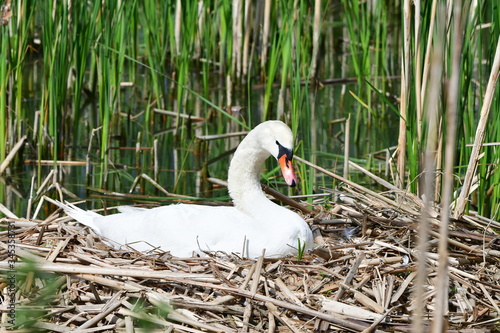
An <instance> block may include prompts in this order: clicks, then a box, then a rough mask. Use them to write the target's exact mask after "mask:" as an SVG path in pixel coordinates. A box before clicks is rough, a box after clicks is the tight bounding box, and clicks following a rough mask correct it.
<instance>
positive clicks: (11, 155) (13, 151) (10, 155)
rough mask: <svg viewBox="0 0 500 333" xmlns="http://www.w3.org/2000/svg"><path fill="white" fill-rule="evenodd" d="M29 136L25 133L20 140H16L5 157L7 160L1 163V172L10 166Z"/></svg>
mask: <svg viewBox="0 0 500 333" xmlns="http://www.w3.org/2000/svg"><path fill="white" fill-rule="evenodd" d="M26 139H27V136H26V135H24V136H23V137H22V138H21V139H19V141H17V142H16V144H15V145H14V147H12V149H11V151H10V152H9V153H8V154H7V156H6V157H5V160H4V161H3V162H2V164H0V174H2V173H3V172H4V171H5V169H7V167H8V166H9V164H10V162H11V161H12V160H13V159H14V156H16V154H17V152H18V151H19V149H21V147H22V146H23V145H24V142H25V141H26Z"/></svg>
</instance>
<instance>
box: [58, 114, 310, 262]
mask: <svg viewBox="0 0 500 333" xmlns="http://www.w3.org/2000/svg"><path fill="white" fill-rule="evenodd" d="M279 145H281V146H282V148H284V149H285V151H290V152H291V149H292V147H293V136H292V132H291V130H290V129H289V128H288V126H286V125H285V124H284V123H282V122H280V121H267V122H264V123H262V124H260V125H258V126H257V127H255V128H254V129H253V130H252V131H251V132H250V133H249V134H248V135H247V136H246V137H245V138H244V139H243V141H242V142H241V143H240V145H239V146H238V149H237V150H236V152H235V154H234V157H233V159H232V161H231V164H230V167H229V172H228V183H229V185H228V186H229V194H230V195H231V197H232V199H233V202H234V205H235V207H213V206H200V205H187V204H178V205H170V206H163V207H157V208H153V209H138V208H133V207H120V208H119V211H120V213H118V214H113V215H108V216H102V215H99V214H97V213H94V212H91V211H85V210H82V209H80V208H78V207H76V206H74V205H71V204H66V205H64V204H62V203H61V204H60V205H61V207H62V208H64V210H65V211H66V213H67V214H68V215H70V216H71V217H73V218H74V219H75V220H77V221H79V222H80V223H82V224H85V225H87V226H89V227H90V228H92V229H93V230H94V231H95V232H96V233H97V234H99V235H101V236H103V237H105V238H107V239H108V240H109V241H110V243H111V244H113V245H114V246H115V247H119V246H120V245H123V244H127V245H128V246H130V247H132V248H134V249H136V250H138V251H149V250H152V249H154V248H157V247H160V248H161V249H162V250H165V251H170V253H171V254H173V255H175V256H179V257H187V256H191V255H193V254H203V252H204V251H222V252H225V253H228V254H230V253H235V254H238V255H244V256H245V257H250V258H256V257H258V256H260V255H261V254H262V250H263V249H265V250H266V257H280V256H286V255H289V254H296V253H297V245H298V240H300V241H301V242H302V243H303V242H305V243H306V249H310V248H311V247H312V245H313V239H312V233H311V230H310V228H309V226H308V225H307V224H306V222H305V221H304V220H303V219H302V218H301V217H300V216H299V215H297V214H296V213H294V212H292V211H290V210H288V209H286V208H284V207H281V206H279V205H277V204H275V203H273V202H271V201H270V200H269V199H267V198H266V196H265V195H264V193H263V192H262V189H261V186H260V171H261V170H262V167H263V163H264V161H265V160H266V159H267V158H268V157H269V156H270V155H272V156H274V157H275V158H278V155H279V154H280V150H279ZM290 156H291V155H290ZM289 162H290V164H289V166H290V169H288V170H284V175H285V177H287V179H286V180H287V183H289V184H292V183H293V181H292V180H291V179H289V177H292V176H293V177H295V175H294V174H293V171H291V170H292V169H291V161H289ZM287 165H288V162H287ZM290 173H291V174H290Z"/></svg>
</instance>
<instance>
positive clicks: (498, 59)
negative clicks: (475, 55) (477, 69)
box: [453, 38, 500, 219]
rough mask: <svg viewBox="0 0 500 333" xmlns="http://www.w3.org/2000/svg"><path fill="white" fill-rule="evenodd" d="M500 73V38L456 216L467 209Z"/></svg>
mask: <svg viewBox="0 0 500 333" xmlns="http://www.w3.org/2000/svg"><path fill="white" fill-rule="evenodd" d="M499 74H500V38H499V39H498V42H497V48H496V51H495V59H494V60H493V65H492V67H491V73H490V78H489V80H488V86H487V88H486V93H485V94H484V100H483V106H482V108H481V116H480V118H479V123H478V125H477V129H476V137H475V139H474V146H473V147H472V152H471V155H470V159H469V166H468V167H467V174H466V175H465V179H464V184H463V186H462V191H461V192H460V196H459V197H458V200H457V206H456V208H455V214H454V215H453V217H454V218H456V219H458V218H459V217H460V215H462V214H463V213H464V211H465V206H466V204H467V198H468V197H469V194H470V193H469V191H470V187H471V185H472V179H473V178H474V175H475V174H476V167H477V163H478V161H479V153H480V151H481V148H482V146H483V142H484V137H485V135H486V124H487V122H488V115H489V114H490V108H491V102H492V101H493V96H494V94H495V88H496V85H497V81H498V75H499Z"/></svg>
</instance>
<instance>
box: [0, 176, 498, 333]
mask: <svg viewBox="0 0 500 333" xmlns="http://www.w3.org/2000/svg"><path fill="white" fill-rule="evenodd" d="M396 195H397V196H398V197H399V198H398V200H396ZM325 207H330V208H329V209H325ZM312 208H314V209H315V211H316V212H318V211H321V212H320V213H317V214H316V215H314V216H306V220H308V221H309V222H310V223H311V226H312V227H313V230H314V234H315V236H316V239H315V241H316V243H318V244H320V245H319V246H318V247H317V248H316V249H315V251H313V252H312V253H309V254H307V255H305V256H304V258H303V259H302V260H301V261H298V260H297V259H296V258H282V259H279V260H269V259H264V260H262V259H260V260H258V261H251V260H243V259H240V258H237V257H236V256H232V255H222V254H214V255H212V256H208V257H205V258H176V257H172V256H170V255H169V254H168V253H162V252H155V253H148V254H144V253H137V252H131V251H118V250H115V249H113V248H110V247H108V246H107V245H106V244H105V243H104V242H102V240H101V239H100V238H99V237H98V236H97V235H95V234H94V233H93V232H92V231H90V230H88V229H87V228H85V229H84V228H82V227H81V225H79V224H78V223H76V222H73V221H71V220H70V219H69V218H68V217H65V216H63V217H58V216H59V214H58V213H59V212H56V213H57V215H56V214H54V215H52V216H51V217H49V218H48V219H46V220H44V221H28V220H25V219H15V218H4V219H2V220H1V226H2V227H7V226H8V225H10V226H11V230H10V232H11V233H12V232H14V233H15V239H16V247H17V248H16V254H17V257H18V263H17V264H16V265H17V266H16V271H17V286H16V290H17V291H16V311H21V312H23V311H24V313H30V314H32V315H29V316H27V318H25V319H24V321H23V323H21V322H18V323H17V324H18V325H19V327H17V329H18V330H21V331H30V332H31V331H33V330H39V331H53V332H66V331H70V330H78V331H79V332H97V331H100V332H102V331H109V332H111V331H124V332H133V331H138V332H142V331H167V332H170V331H172V332H236V331H241V332H247V331H248V332H252V331H253V332H264V331H265V332H289V331H291V332H312V331H318V332H331V331H335V332H377V331H378V332H383V331H395V332H407V331H410V330H411V327H412V325H411V324H412V312H413V310H414V308H415V306H416V305H415V304H414V302H413V299H412V288H413V286H414V278H415V275H416V272H415V261H416V258H417V253H416V235H417V232H416V229H417V227H418V225H417V221H418V218H419V216H418V212H419V211H420V210H421V208H422V203H421V201H420V200H419V199H417V198H415V197H413V196H411V195H404V194H401V193H395V192H394V191H392V192H387V193H378V194H377V197H375V196H373V195H371V193H366V192H363V191H361V190H359V189H355V188H353V187H351V186H349V185H345V186H344V187H343V189H342V194H341V195H338V197H337V199H336V200H335V202H333V201H331V202H329V204H328V205H325V204H324V203H323V204H322V205H317V206H313V207H312ZM438 223H439V211H438V209H437V208H436V209H434V210H432V212H431V217H430V225H431V231H430V241H429V246H428V248H429V253H427V256H426V258H427V262H428V267H427V272H428V274H427V277H426V279H425V281H426V284H425V290H424V295H423V299H424V301H425V309H426V313H427V316H426V321H425V324H426V325H427V326H430V325H431V323H432V314H433V311H434V308H435V304H434V298H435V295H436V289H435V288H434V285H435V284H436V271H437V260H438V257H437V252H436V251H437V241H438V237H439V233H438ZM498 228H500V223H498V222H495V221H489V220H487V219H484V218H481V217H480V216H473V215H467V216H464V217H463V218H461V219H460V220H452V221H451V222H450V227H449V250H450V252H449V253H450V256H449V259H448V263H449V279H450V290H449V312H448V314H447V316H448V329H449V331H450V332H453V331H456V332H458V331H460V332H472V331H474V332H489V331H495V330H498V329H499V325H500V324H499V322H500V321H499V315H500V309H499V306H500V282H499V280H500V269H499V266H498V263H499V259H500V251H499V250H500V239H499V237H498V235H497V233H496V231H495V230H498ZM353 230H354V231H353ZM349 233H352V234H353V236H349ZM7 237H8V231H3V232H0V242H1V243H0V247H1V252H0V259H2V262H1V263H0V270H2V271H7V270H8V263H7V262H6V261H5V259H6V258H7V251H6V248H7V245H6V244H7ZM26 262H31V263H34V264H27V263H26ZM0 284H1V289H2V290H4V291H5V289H6V288H7V286H8V281H7V280H6V279H5V278H4V277H1V278H0ZM48 290H49V294H47V291H48ZM5 296H6V293H5V292H4V297H5ZM7 302H8V299H5V300H4V303H3V304H4V305H5V304H6V303H7ZM3 312H4V313H3V316H2V324H6V313H5V312H6V311H5V307H4V311H3ZM28 319H31V320H28Z"/></svg>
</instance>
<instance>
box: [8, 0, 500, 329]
mask: <svg viewBox="0 0 500 333" xmlns="http://www.w3.org/2000/svg"><path fill="white" fill-rule="evenodd" d="M0 15H1V16H0V23H1V25H0V46H1V50H2V52H0V175H1V176H0V214H1V215H0V216H5V218H3V219H2V220H1V221H2V225H1V226H0V230H2V229H3V228H7V230H6V231H0V235H1V237H2V238H1V239H2V244H4V245H5V244H7V241H8V234H9V231H10V229H9V228H10V227H12V228H11V229H12V230H13V231H14V233H15V235H16V239H17V241H18V243H17V244H16V245H17V246H16V247H17V250H19V252H18V253H17V255H18V256H19V257H20V258H21V260H20V263H19V270H18V272H19V274H20V275H19V278H20V279H19V281H18V282H19V286H20V288H18V289H16V293H17V294H16V299H17V300H20V301H19V304H17V306H18V309H20V317H19V318H22V320H21V321H20V322H19V328H21V329H24V330H25V331H31V330H34V329H37V330H40V331H43V330H54V331H57V330H60V331H64V330H69V329H78V330H81V331H89V332H90V331H98V330H110V331H111V330H118V329H119V330H124V331H131V330H133V329H134V328H138V329H141V330H145V331H146V330H154V329H165V330H177V331H190V332H195V331H211V330H220V331H233V330H243V331H251V330H254V331H263V330H267V331H280V330H291V331H304V330H311V331H312V330H317V331H318V330H324V331H328V330H334V329H336V330H349V331H366V332H368V331H372V330H377V329H378V330H383V331H387V330H399V331H408V330H410V329H411V328H413V329H414V330H415V331H420V332H424V331H429V330H432V331H433V332H438V333H440V332H442V331H443V330H444V329H446V327H448V328H449V329H450V330H451V331H453V330H461V331H464V330H465V331H467V330H475V331H484V332H487V331H489V330H490V331H495V330H498V321H497V320H496V317H498V315H499V312H500V311H499V302H498V300H499V298H500V296H499V286H498V280H499V279H498V276H499V273H498V268H497V267H498V247H499V245H498V236H497V235H498V228H500V225H499V224H498V222H497V221H498V216H499V214H500V209H499V208H500V206H499V204H500V186H498V184H500V172H499V171H498V167H497V166H498V159H499V154H498V142H499V141H500V130H499V128H498V126H499V124H500V118H499V117H500V112H498V110H500V105H499V103H500V100H499V98H498V96H499V94H498V91H499V88H498V86H497V80H498V75H499V73H500V39H499V36H500V29H499V27H500V16H499V15H498V5H497V4H496V2H495V1H487V0H480V1H467V0H466V1H453V2H452V1H448V2H446V4H445V2H443V1H437V0H434V1H425V2H423V1H409V0H402V1H399V2H391V1H358V0H341V1H331V2H324V1H319V0H316V1H314V2H312V1H309V2H306V1H298V0H297V1H293V2H292V1H288V2H287V1H270V0H266V1H234V0H231V1H229V0H211V1H180V0H175V1H174V0H170V1H154V0H146V1H141V2H124V1H119V0H111V1H104V2H100V1H93V2H92V1H91V2H85V1H80V2H74V1H50V0H43V1H38V2H30V1H28V2H26V1H24V2H23V1H16V2H12V1H10V0H6V1H4V2H3V6H2V7H1V11H0ZM495 111H497V112H495ZM268 119H282V120H285V121H286V122H287V123H288V124H289V125H290V127H291V128H292V130H293V133H294V135H295V136H296V137H297V148H296V155H298V156H301V157H302V158H300V157H299V158H297V160H299V161H300V163H298V173H299V175H300V177H299V179H300V186H299V190H294V191H290V192H289V194H290V195H298V196H301V198H304V200H307V203H306V202H304V203H302V204H296V203H294V201H290V200H289V199H285V197H284V196H281V199H280V200H285V201H284V202H286V203H287V204H289V205H291V204H293V207H295V208H298V209H301V211H302V212H303V213H304V214H306V216H305V217H306V218H307V219H308V221H309V222H310V223H311V225H312V226H313V227H314V228H315V229H316V233H317V236H318V237H317V239H316V243H317V244H320V245H321V246H320V247H318V249H317V250H316V251H315V252H314V253H311V254H306V255H305V256H303V258H301V260H297V259H296V258H283V259H281V260H264V261H257V262H252V261H248V260H244V259H242V258H236V257H234V256H231V255H230V254H228V256H225V255H221V254H213V255H210V256H208V257H205V258H190V259H187V258H172V257H170V256H169V255H168V254H166V253H150V254H139V253H133V252H128V251H115V250H112V249H110V248H108V247H107V246H106V245H105V243H103V242H102V240H99V239H98V238H96V236H95V235H92V234H91V233H90V232H89V231H88V230H85V231H82V230H81V228H80V226H78V225H76V224H74V223H73V222H68V220H67V218H64V217H58V216H57V215H54V214H53V213H54V209H55V207H53V206H50V205H47V204H46V201H44V199H43V198H44V196H48V197H52V198H55V197H57V198H59V199H62V198H64V197H66V198H68V197H69V198H72V199H74V200H77V199H79V198H85V199H88V200H87V208H92V209H93V208H96V207H101V206H104V208H105V209H106V206H108V205H110V204H115V203H116V202H125V203H130V202H134V203H138V202H140V203H142V204H155V205H156V204H160V203H161V204H164V203H171V202H174V201H176V200H183V201H189V202H205V203H211V204H214V203H216V204H226V203H227V193H226V191H225V190H224V182H222V181H215V180H214V178H220V179H225V177H226V175H227V163H226V162H227V161H228V158H229V156H230V155H231V152H232V151H233V148H234V147H235V145H236V144H237V142H238V141H239V139H238V138H239V137H241V136H242V135H244V131H246V130H248V129H249V128H251V127H254V126H255V125H256V124H257V123H259V122H260V121H263V120H268ZM353 155H354V156H353ZM77 166H81V167H80V168H78V167H77ZM74 170H78V171H74ZM332 170H335V172H334V171H332ZM375 173H376V174H377V175H375ZM338 174H343V177H340V176H338ZM382 175H383V177H381V176H382ZM262 176H263V177H262V179H263V181H264V182H265V183H266V185H268V186H271V187H274V188H276V187H278V186H280V185H281V184H280V181H279V178H278V177H276V169H275V168H274V166H272V167H271V165H270V164H269V165H268V169H267V170H266V171H265V173H264V174H263V175H262ZM382 178H383V179H382ZM127 191H129V193H125V192H127ZM268 191H269V192H272V190H269V189H268ZM275 192H276V191H274V192H273V193H275ZM325 196H326V199H325ZM320 197H321V198H323V199H320ZM18 216H25V217H26V219H22V218H19V217H18ZM47 216H48V217H47ZM417 226H418V227H417ZM82 232H84V233H83V234H84V235H85V237H75V235H81V234H82ZM417 233H418V237H417V236H416V235H417ZM5 237H6V238H5ZM2 251H3V252H2V255H3V256H7V255H8V254H9V253H10V252H9V250H8V245H7V249H5V247H4V248H3V250H2ZM2 260H3V258H2ZM0 265H3V266H2V268H1V269H3V270H4V269H6V267H5V265H6V264H5V262H2V263H1V264H0ZM110 266H111V267H114V269H115V270H111V268H110ZM116 267H119V268H116ZM106 269H108V270H106ZM117 270H120V271H122V270H123V272H122V273H118V271H117ZM417 272H418V273H417ZM139 273H141V274H142V275H141V274H139ZM156 273H158V274H159V275H157V274H156ZM126 274H128V275H126ZM162 274H163V275H162ZM7 284H8V282H5V281H4V283H3V284H2V287H3V288H2V289H5V286H6V285H7ZM335 302H339V303H335ZM345 305H349V306H351V308H349V309H347V307H346V308H344V306H345ZM339 308H342V309H343V310H342V311H351V310H352V311H354V312H353V313H351V312H349V315H348V316H345V314H346V313H347V312H344V313H343V315H344V316H345V317H340V314H338V313H333V312H332V311H338V309H339ZM358 317H362V318H358ZM367 317H368V318H370V319H369V320H368V321H366V318H367ZM33 318H36V319H37V320H33ZM2 320H3V321H2V323H5V320H6V319H5V312H3V316H2ZM377 321H379V322H378V323H377V324H375V322H377ZM37 325H39V326H38V327H37ZM40 325H41V326H40ZM446 325H448V326H446ZM375 326H376V327H375Z"/></svg>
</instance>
